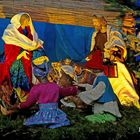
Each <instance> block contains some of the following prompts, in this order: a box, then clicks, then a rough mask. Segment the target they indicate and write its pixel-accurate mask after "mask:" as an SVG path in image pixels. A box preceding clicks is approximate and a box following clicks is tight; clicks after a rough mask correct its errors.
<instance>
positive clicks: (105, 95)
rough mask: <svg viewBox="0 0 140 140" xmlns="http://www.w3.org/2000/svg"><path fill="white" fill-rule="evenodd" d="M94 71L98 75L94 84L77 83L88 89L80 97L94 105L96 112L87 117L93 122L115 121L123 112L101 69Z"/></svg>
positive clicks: (93, 108) (93, 109)
mask: <svg viewBox="0 0 140 140" xmlns="http://www.w3.org/2000/svg"><path fill="white" fill-rule="evenodd" d="M94 73H95V74H96V75H97V77H96V78H95V80H94V82H93V85H90V84H78V83H75V85H77V86H79V87H85V88H86V91H84V92H80V93H79V94H78V97H80V99H81V100H82V101H83V102H84V103H86V104H87V105H91V106H92V111H93V113H94V114H92V115H88V116H86V119H87V120H89V121H91V122H92V123H96V122H99V123H103V122H105V121H115V120H116V117H121V114H120V112H119V108H118V104H117V99H116V96H115V94H114V91H113V89H112V87H111V84H110V82H109V80H108V78H107V77H106V76H105V75H104V73H103V72H101V70H98V71H96V72H95V71H94Z"/></svg>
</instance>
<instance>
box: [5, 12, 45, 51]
mask: <svg viewBox="0 0 140 140" xmlns="http://www.w3.org/2000/svg"><path fill="white" fill-rule="evenodd" d="M23 14H27V15H28V16H29V17H30V15H29V14H28V13H19V14H16V15H15V16H13V17H12V19H11V21H10V22H11V24H9V25H8V26H7V28H6V29H5V31H4V33H3V36H2V39H3V40H4V42H5V43H6V44H13V45H16V46H19V47H21V48H23V49H25V50H29V51H30V50H33V48H34V47H35V46H36V45H37V42H38V41H40V42H41V44H43V41H42V40H39V38H38V35H37V33H36V31H35V29H34V26H33V24H32V20H31V17H30V21H29V26H30V30H31V34H32V36H33V40H30V39H29V38H28V37H26V36H25V35H23V34H21V33H20V32H19V31H18V28H19V27H20V26H21V24H20V18H21V16H22V15H23Z"/></svg>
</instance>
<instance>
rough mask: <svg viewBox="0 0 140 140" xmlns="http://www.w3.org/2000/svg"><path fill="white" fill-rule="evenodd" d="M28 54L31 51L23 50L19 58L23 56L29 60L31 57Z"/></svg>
mask: <svg viewBox="0 0 140 140" xmlns="http://www.w3.org/2000/svg"><path fill="white" fill-rule="evenodd" d="M28 54H29V52H27V51H23V52H22V53H21V54H19V55H18V56H17V60H19V59H21V58H22V57H24V58H25V59H27V60H29V58H28V56H27V55H28Z"/></svg>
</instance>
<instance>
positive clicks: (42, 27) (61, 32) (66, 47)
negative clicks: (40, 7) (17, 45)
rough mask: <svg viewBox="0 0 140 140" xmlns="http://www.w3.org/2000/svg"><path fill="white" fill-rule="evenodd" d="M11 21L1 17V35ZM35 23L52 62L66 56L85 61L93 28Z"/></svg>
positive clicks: (1, 47)
mask: <svg viewBox="0 0 140 140" xmlns="http://www.w3.org/2000/svg"><path fill="white" fill-rule="evenodd" d="M9 21H10V20H9V19H0V36H1V37H2V34H3V32H4V30H5V28H6V26H7V25H8V24H9ZM33 25H34V27H35V30H36V32H37V34H38V38H40V39H41V40H43V41H44V44H43V47H44V50H45V53H46V55H47V56H48V57H49V60H50V61H51V62H52V61H59V60H62V59H65V58H70V59H72V60H74V61H84V58H85V57H86V55H87V54H88V53H89V51H90V43H91V36H92V33H93V31H94V29H93V28H90V27H82V26H72V25H61V24H50V23H45V22H33ZM3 50H4V42H3V41H2V39H1V38H0V54H2V53H3ZM1 60H2V59H1Z"/></svg>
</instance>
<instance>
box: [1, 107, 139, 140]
mask: <svg viewBox="0 0 140 140" xmlns="http://www.w3.org/2000/svg"><path fill="white" fill-rule="evenodd" d="M64 111H65V112H66V113H67V115H68V117H69V119H70V120H71V125H70V126H67V127H66V126H65V127H61V128H56V129H48V128H45V127H25V126H23V125H22V123H23V120H24V117H23V116H17V117H12V116H11V117H4V116H2V115H0V139H1V140H2V139H8V138H9V139H14V140H19V139H20V140H24V139H25V140H27V139H30V140H32V139H33V140H34V139H36V140H38V139H40V140H62V139H65V140H87V139H95V140H98V139H108V140H109V139H110V140H112V139H115V140H118V139H123V140H124V139H131V138H133V139H137V140H138V139H140V137H139V135H140V132H139V128H140V119H139V118H140V111H139V110H137V109H136V108H134V107H131V108H121V113H122V116H123V117H122V118H121V119H119V120H117V121H116V122H106V123H103V124H98V123H97V124H92V123H90V122H88V121H87V120H85V118H84V116H85V115H86V114H88V113H89V114H90V113H91V112H90V111H89V110H85V111H83V112H81V111H79V110H76V109H71V108H66V109H64Z"/></svg>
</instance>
